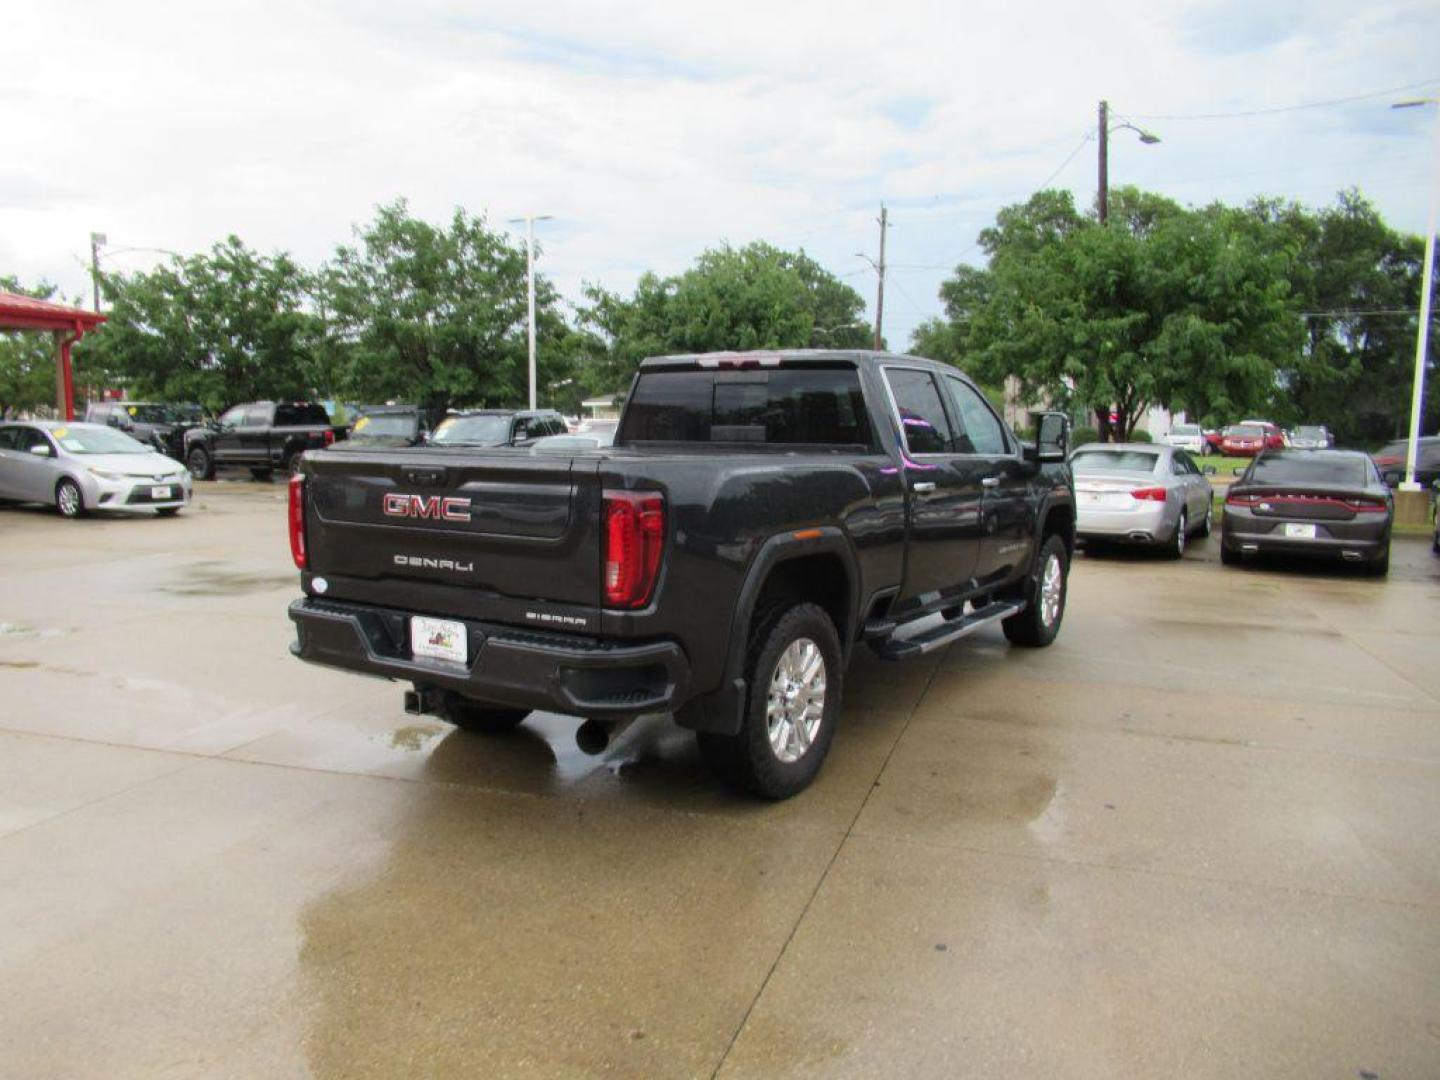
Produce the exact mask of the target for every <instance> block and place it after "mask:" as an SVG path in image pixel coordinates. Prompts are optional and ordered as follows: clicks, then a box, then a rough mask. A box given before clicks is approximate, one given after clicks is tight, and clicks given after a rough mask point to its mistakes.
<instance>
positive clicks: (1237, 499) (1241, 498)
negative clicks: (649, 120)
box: [1225, 494, 1260, 506]
mask: <svg viewBox="0 0 1440 1080" xmlns="http://www.w3.org/2000/svg"><path fill="white" fill-rule="evenodd" d="M1259 501H1260V496H1259V495H1236V494H1230V495H1226V496H1225V505H1226V506H1254V505H1255V504H1256V503H1258V502H1259Z"/></svg>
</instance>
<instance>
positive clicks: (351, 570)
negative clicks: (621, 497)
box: [305, 449, 600, 618]
mask: <svg viewBox="0 0 1440 1080" xmlns="http://www.w3.org/2000/svg"><path fill="white" fill-rule="evenodd" d="M597 464H598V463H597V462H596V461H594V460H589V461H587V460H585V459H583V458H582V459H580V460H578V461H575V460H572V459H570V458H569V457H562V456H552V455H546V456H544V457H540V456H531V455H528V454H523V453H517V452H515V451H504V450H501V451H494V452H487V451H475V450H469V451H465V452H463V453H462V452H446V451H438V450H435V449H424V450H415V451H397V450H386V451H378V452H374V453H357V452H354V451H349V452H344V453H339V452H332V453H321V454H311V455H309V456H308V457H307V460H306V469H305V472H306V480H305V484H306V503H307V506H308V512H307V516H306V532H307V537H306V540H307V546H308V549H309V562H310V570H311V572H312V573H314V574H322V575H325V576H326V577H327V579H328V582H329V584H330V587H331V590H332V591H331V595H333V596H335V597H336V598H344V597H346V596H347V595H349V596H351V597H353V598H355V599H366V600H369V601H371V602H380V603H389V604H391V606H395V607H412V608H416V609H418V610H422V611H423V610H425V609H426V606H427V605H426V604H425V601H424V599H423V598H425V597H431V596H436V595H448V596H450V597H453V598H454V599H453V600H452V601H451V602H450V603H447V604H446V605H445V606H446V607H447V608H453V607H455V606H456V605H457V604H458V606H459V607H460V609H461V610H462V612H463V613H464V614H469V615H472V616H475V617H478V618H485V617H494V618H505V616H506V614H507V613H509V612H512V611H513V610H514V603H513V601H515V600H524V601H527V602H530V601H533V602H536V603H549V604H557V605H565V606H567V607H578V608H588V609H594V608H596V607H597V606H598V604H599V602H600V532H599V527H598V515H599V504H600V492H599V484H598V480H597V475H596V467H597ZM436 586H440V587H443V588H435V587H436ZM456 586H460V587H461V588H460V589H457V588H456Z"/></svg>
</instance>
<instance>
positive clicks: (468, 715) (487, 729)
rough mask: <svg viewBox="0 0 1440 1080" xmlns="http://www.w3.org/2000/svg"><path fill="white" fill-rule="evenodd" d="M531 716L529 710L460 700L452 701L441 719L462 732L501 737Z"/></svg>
mask: <svg viewBox="0 0 1440 1080" xmlns="http://www.w3.org/2000/svg"><path fill="white" fill-rule="evenodd" d="M529 715H530V710H529V709H511V708H507V707H505V706H503V705H486V704H484V703H483V702H479V701H469V700H466V699H463V698H458V699H451V701H450V702H449V703H448V704H447V705H446V706H445V709H444V711H443V712H441V713H440V719H442V720H448V721H449V722H450V723H452V724H454V725H455V726H456V727H458V728H459V729H460V730H461V731H468V732H471V733H472V734H476V735H499V734H500V733H501V732H504V731H511V730H513V729H514V728H517V727H519V726H520V725H521V723H523V722H524V720H525V718H526V717H527V716H529Z"/></svg>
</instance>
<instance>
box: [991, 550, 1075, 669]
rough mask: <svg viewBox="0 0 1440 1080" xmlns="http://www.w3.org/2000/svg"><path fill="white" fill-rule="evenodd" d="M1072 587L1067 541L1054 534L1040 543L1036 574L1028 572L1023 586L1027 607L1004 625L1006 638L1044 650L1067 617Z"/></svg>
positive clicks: (1003, 623) (1001, 625)
mask: <svg viewBox="0 0 1440 1080" xmlns="http://www.w3.org/2000/svg"><path fill="white" fill-rule="evenodd" d="M1069 586H1070V553H1069V552H1068V551H1066V550H1065V541H1064V540H1062V539H1060V537H1058V536H1056V535H1055V534H1054V533H1051V534H1050V535H1049V536H1048V537H1046V538H1045V542H1044V543H1043V544H1041V545H1040V551H1039V552H1038V553H1037V555H1036V557H1035V571H1034V573H1032V574H1030V575H1027V576H1026V578H1025V581H1024V583H1023V585H1022V586H1021V590H1020V598H1021V599H1022V600H1024V601H1025V610H1024V611H1021V612H1019V613H1018V614H1015V615H1011V616H1010V617H1009V618H1008V619H1005V620H1004V621H1003V622H1001V624H1000V628H1001V629H1002V630H1004V631H1005V638H1006V640H1008V641H1009V642H1010V644H1012V645H1022V646H1024V647H1026V648H1029V649H1042V648H1044V647H1045V646H1046V645H1049V644H1050V643H1051V642H1052V641H1054V640H1055V636H1056V635H1057V634H1059V633H1060V623H1061V622H1062V621H1063V620H1064V618H1065V598H1066V595H1067V594H1068V593H1069V591H1070V588H1069Z"/></svg>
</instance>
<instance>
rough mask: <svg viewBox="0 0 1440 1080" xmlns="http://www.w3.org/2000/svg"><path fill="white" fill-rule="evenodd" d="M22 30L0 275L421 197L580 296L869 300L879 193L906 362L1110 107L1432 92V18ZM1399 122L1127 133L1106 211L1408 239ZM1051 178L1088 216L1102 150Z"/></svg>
mask: <svg viewBox="0 0 1440 1080" xmlns="http://www.w3.org/2000/svg"><path fill="white" fill-rule="evenodd" d="M7 20H8V22H7V34H6V36H5V38H4V39H3V40H0V112H3V114H4V115H5V116H6V126H5V137H4V138H5V141H4V148H5V159H6V161H7V164H6V166H5V167H4V168H3V169H0V272H9V273H17V274H19V275H21V276H22V277H24V278H27V279H34V278H38V277H41V276H44V277H48V278H50V279H52V280H57V281H59V282H60V284H62V285H63V286H64V288H65V291H66V292H67V293H69V294H72V295H78V294H81V293H83V292H84V291H85V290H86V278H85V274H84V266H83V261H84V258H85V256H86V254H87V237H88V234H89V232H90V230H91V229H98V230H101V231H104V232H107V233H108V234H109V236H110V239H111V242H112V244H113V245H114V246H117V247H118V246H140V247H160V248H168V249H174V250H182V251H189V250H195V249H198V248H203V247H205V246H208V245H209V244H210V243H211V242H213V241H215V240H217V239H219V238H221V237H223V236H224V235H226V234H227V233H230V232H234V233H237V234H238V235H240V236H241V237H243V238H244V239H245V240H246V241H247V242H248V243H250V244H252V245H256V246H259V247H261V248H265V249H270V248H284V249H287V250H290V251H291V252H293V253H294V254H295V255H297V256H298V257H299V258H301V259H303V260H306V261H310V262H316V261H319V260H320V259H322V258H324V257H325V256H326V255H327V254H328V253H329V252H330V251H331V249H332V248H333V246H334V245H335V244H336V243H338V242H342V241H345V240H347V239H348V238H349V231H350V227H351V226H352V225H353V224H354V223H356V222H361V221H364V220H366V219H368V217H369V216H370V214H371V211H372V208H373V207H374V206H375V205H376V204H377V203H381V202H387V201H389V200H391V199H392V198H394V197H396V196H398V195H404V196H407V197H408V198H409V199H410V200H411V205H412V208H413V209H414V210H415V211H416V212H418V213H422V214H425V215H427V216H432V217H443V216H445V215H448V213H449V212H450V210H451V209H452V208H453V207H454V206H455V205H457V204H461V205H464V206H466V207H467V208H468V209H471V210H474V211H484V212H487V213H488V214H489V215H490V217H491V219H492V221H499V222H503V221H504V220H505V219H507V218H509V217H513V216H517V215H520V214H523V213H525V212H527V211H531V210H533V211H535V212H537V213H550V214H554V215H556V217H557V220H556V221H555V222H553V223H546V224H545V225H544V226H542V227H541V229H540V236H541V237H542V240H543V242H544V246H545V254H544V258H543V262H542V264H541V265H542V269H544V270H545V271H546V272H547V273H549V274H550V275H551V276H552V277H553V278H554V279H555V280H556V282H557V283H558V284H559V285H560V287H561V289H562V291H563V292H565V293H566V294H567V295H570V296H572V297H574V296H576V295H578V288H579V283H580V282H581V280H584V279H588V280H593V281H599V282H601V283H603V284H606V285H608V286H610V287H612V288H618V289H625V288H628V287H629V285H630V284H631V283H632V282H633V280H634V278H635V276H636V275H637V274H638V273H639V272H640V271H641V270H643V269H646V268H653V269H656V270H658V271H660V272H672V271H676V270H679V269H681V268H683V267H684V266H685V265H687V264H688V263H689V262H690V261H691V259H692V258H693V257H694V256H695V255H696V254H697V253H698V252H699V251H700V250H701V249H702V248H704V247H706V246H709V245H711V244H714V243H716V242H718V241H720V240H723V239H728V240H730V241H732V242H735V243H744V242H746V241H748V240H751V239H755V238H765V239H769V240H772V241H773V242H775V243H778V244H782V245H787V246H790V245H802V244H803V245H804V246H805V247H806V248H807V250H809V251H810V252H811V253H812V254H814V255H816V256H817V257H818V258H820V259H821V260H822V261H823V262H825V263H826V265H828V266H829V267H830V268H831V269H832V270H834V271H836V272H837V273H844V274H849V275H851V276H849V277H848V278H847V280H848V281H850V282H851V283H853V284H855V285H856V286H857V287H858V288H859V289H860V291H861V293H862V295H865V296H866V297H867V298H870V297H871V296H872V294H873V278H871V277H870V276H869V274H868V272H858V273H857V271H863V268H864V264H863V263H862V262H860V260H858V259H857V258H855V255H854V253H855V252H857V251H861V250H865V251H873V249H874V246H875V240H876V227H875V225H874V223H873V218H874V216H875V207H876V204H877V203H878V202H879V200H880V199H882V198H885V199H888V200H890V202H891V204H892V218H893V220H894V223H895V229H894V232H893V233H892V234H891V236H890V241H889V250H890V257H891V260H892V262H894V263H895V264H897V267H905V268H906V269H897V270H896V276H895V279H894V280H895V292H894V299H893V301H891V302H889V303H887V305H886V310H887V334H888V336H889V338H890V340H891V341H892V343H894V344H897V345H903V344H904V343H905V341H906V339H907V338H908V331H909V329H910V327H912V326H913V325H914V324H915V323H916V322H917V321H918V320H919V319H920V318H921V317H922V316H924V315H929V314H933V313H935V312H936V311H937V310H938V304H937V302H936V300H935V288H936V285H937V284H938V282H939V280H940V279H941V278H942V277H943V276H944V271H943V270H939V269H912V268H913V267H923V266H926V265H929V264H942V265H949V264H951V263H953V261H954V260H955V259H957V258H958V257H960V256H961V255H963V254H967V253H971V252H972V249H973V243H974V238H975V234H976V232H977V231H978V229H979V228H981V227H983V226H984V225H985V224H987V223H988V222H989V221H990V220H991V219H992V218H993V215H994V213H995V211H996V210H997V209H998V208H999V207H1000V206H1002V205H1004V204H1005V203H1007V202H1012V201H1016V200H1018V199H1021V198H1024V197H1025V196H1026V195H1027V194H1028V193H1029V191H1030V190H1032V189H1033V188H1034V187H1035V186H1036V185H1037V184H1039V183H1040V182H1041V181H1043V180H1044V179H1045V178H1046V176H1048V175H1050V174H1051V173H1052V172H1053V171H1054V170H1055V168H1056V166H1058V165H1059V164H1060V163H1061V161H1062V160H1063V159H1064V158H1065V157H1066V155H1067V154H1069V153H1070V152H1071V151H1072V150H1074V149H1075V148H1076V146H1077V144H1079V143H1080V140H1081V137H1082V135H1083V134H1084V132H1085V131H1086V130H1087V129H1089V128H1091V127H1093V124H1094V114H1095V107H1096V101H1097V99H1099V98H1100V97H1107V98H1109V99H1110V100H1111V101H1112V103H1113V104H1114V106H1115V108H1116V109H1117V110H1118V111H1120V112H1122V113H1126V114H1129V113H1136V114H1138V113H1145V114H1174V113H1184V114H1190V113H1197V112H1210V111H1232V110H1235V109H1243V108H1251V107H1256V106H1263V105H1271V104H1288V103H1298V102H1304V101H1311V100H1316V99H1324V98H1333V97H1342V96H1346V95H1348V94H1353V93H1357V92H1363V91H1366V90H1371V89H1375V88H1380V87H1386V86H1392V85H1397V84H1400V83H1406V82H1411V81H1417V80H1421V79H1426V78H1434V77H1436V76H1437V75H1440V68H1437V66H1436V65H1435V63H1434V61H1433V60H1432V59H1431V56H1432V52H1433V50H1432V49H1431V48H1430V46H1431V45H1432V43H1433V42H1434V41H1435V40H1437V38H1440V34H1437V30H1440V12H1437V11H1435V10H1434V9H1433V7H1432V6H1430V5H1425V4H1419V3H1377V4H1373V5H1368V6H1365V7H1364V8H1363V9H1356V8H1354V7H1353V6H1352V5H1348V4H1341V3H1336V2H1318V3H1317V2H1312V3H1308V4H1305V5H1301V4H1298V3H1295V2H1291V0H1268V2H1263V0H1262V2H1255V3H1245V4H1239V3H1235V2H1232V0H1224V2H1221V3H1215V4H1210V5H1203V6H1196V5H1187V6H1185V8H1184V10H1183V11H1182V12H1175V13H1171V12H1167V11H1165V10H1161V9H1160V8H1158V7H1157V5H1155V4H1153V3H1141V2H1138V0H1135V2H1130V0H1125V2H1118V3H1108V4H1105V3H1101V4H1092V5H1071V4H1060V3H1048V4H1043V5H992V6H975V5H957V4H953V3H946V4H942V3H919V2H906V0H900V2H897V3H893V4H889V5H885V6H883V7H881V8H876V7H875V6H874V5H873V4H866V5H861V4H858V3H846V4H835V3H819V2H800V3H776V2H774V0H771V2H769V3H763V4H762V3H737V2H734V0H731V2H726V3H708V2H707V3H698V4H697V3H686V4H675V3H614V2H611V3H599V4H597V3H581V2H578V0H575V2H562V3H551V4H545V5H536V4H534V3H533V2H531V3H520V2H515V0H493V2H491V3H487V4H485V5H484V6H483V8H481V7H479V6H477V5H470V4H461V3H440V2H435V0H430V2H426V0H420V2H416V3H410V4H405V5H394V6H391V5H385V4H379V3H371V4H364V3H360V4H355V3H344V2H340V0H337V2H334V3H323V2H310V3H306V2H304V0H295V2H291V3H285V4H279V3H273V4H271V3H265V4H255V3H244V4H239V3H233V4H222V5H198V4H197V5H189V6H172V5H165V4H158V3H147V2H145V0H132V2H131V3H128V4H124V5H116V4H108V5H90V4H80V3H74V2H65V0H59V2H56V0H52V2H51V3H48V4H45V5H28V6H23V7H20V8H17V9H16V10H15V11H12V12H9V13H8V14H7ZM57 41H63V42H64V48H63V49H59V48H56V47H55V45H54V43H55V42H57ZM1385 105H1386V102H1385V101H1384V100H1373V101H1369V102H1361V103H1356V104H1355V105H1352V106H1347V107H1344V108H1337V109H1328V110H1315V111H1311V112H1299V113H1287V114H1282V115H1279V116H1274V117H1257V118H1252V119H1244V120H1241V119H1236V120H1229V121H1211V122H1204V121H1180V120H1170V121H1165V120H1155V121H1144V123H1146V124H1147V125H1148V126H1151V127H1153V128H1155V129H1156V130H1157V131H1159V132H1160V134H1161V135H1162V137H1163V139H1164V142H1163V143H1162V144H1161V145H1159V146H1155V147H1142V146H1141V145H1140V144H1139V143H1138V142H1137V141H1135V140H1134V139H1133V138H1130V137H1128V136H1127V135H1126V134H1125V133H1122V134H1121V135H1120V136H1118V137H1117V138H1116V140H1115V142H1114V147H1113V154H1112V162H1111V175H1112V182H1114V183H1117V184H1120V183H1137V184H1140V185H1142V186H1145V187H1147V188H1151V189H1154V190H1157V191H1161V192H1164V193H1167V194H1170V195H1172V196H1174V197H1176V198H1179V199H1181V200H1182V201H1191V202H1206V201H1209V200H1211V199H1216V198H1219V199H1224V200H1227V201H1239V200H1242V199H1244V198H1247V197H1249V196H1250V195H1252V194H1256V193H1261V192H1265V193H1274V194H1281V195H1289V196H1294V197H1297V198H1300V199H1302V200H1304V201H1307V202H1311V203H1315V202H1323V201H1328V199H1329V198H1330V197H1331V196H1333V194H1334V192H1335V191H1336V190H1338V189H1340V188H1342V187H1347V186H1350V185H1358V186H1360V187H1361V188H1362V189H1363V190H1365V191H1366V192H1367V193H1368V194H1370V195H1371V196H1372V197H1373V198H1374V199H1375V200H1376V201H1377V202H1378V203H1379V205H1380V207H1381V209H1382V211H1383V212H1384V213H1385V214H1386V215H1387V217H1388V218H1389V219H1390V220H1391V221H1392V222H1393V223H1395V224H1396V225H1398V226H1401V227H1404V228H1408V229H1411V230H1416V231H1418V230H1419V229H1420V228H1421V227H1422V225H1423V220H1424V200H1425V194H1426V183H1427V181H1428V173H1429V166H1428V159H1427V156H1426V146H1425V144H1426V139H1425V123H1424V120H1425V118H1424V117H1423V116H1412V115H1405V114H1393V115H1392V114H1390V113H1389V111H1388V110H1387V109H1386V108H1385V107H1384V106H1385ZM1056 183H1057V184H1062V185H1066V186H1070V187H1072V189H1073V190H1074V191H1075V192H1076V195H1077V198H1078V199H1080V200H1081V201H1082V202H1088V201H1089V200H1090V199H1092V198H1093V186H1094V145H1093V143H1089V144H1086V145H1085V146H1084V147H1083V148H1082V149H1081V150H1080V152H1079V153H1078V154H1077V155H1076V157H1075V158H1074V159H1073V160H1072V161H1071V162H1070V164H1069V165H1068V167H1067V168H1066V169H1064V170H1063V171H1062V172H1061V173H1060V175H1059V176H1058V177H1057V179H1056ZM972 257H973V255H972ZM114 258H115V259H116V260H117V261H120V260H125V263H124V264H125V265H143V262H144V260H145V259H146V258H148V256H146V255H145V254H144V253H134V254H130V255H116V256H114Z"/></svg>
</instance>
